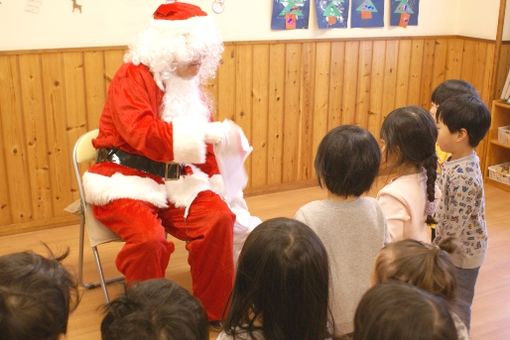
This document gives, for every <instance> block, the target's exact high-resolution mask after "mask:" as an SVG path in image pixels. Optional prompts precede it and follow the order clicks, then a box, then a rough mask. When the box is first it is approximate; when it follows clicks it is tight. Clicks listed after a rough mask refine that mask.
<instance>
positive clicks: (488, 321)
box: [0, 185, 510, 340]
mask: <svg viewBox="0 0 510 340" xmlns="http://www.w3.org/2000/svg"><path fill="white" fill-rule="evenodd" d="M322 197H324V193H323V192H322V191H321V190H320V189H319V188H306V189H299V190H293V191H286V192H280V193H273V194H267V195H261V196H253V197H249V198H248V204H249V206H250V209H251V211H252V213H253V214H254V215H258V216H259V217H261V218H262V219H267V218H271V217H276V216H288V217H292V216H293V215H294V213H295V211H296V210H297V208H299V207H300V206H301V205H302V204H304V203H306V202H308V201H311V200H314V199H319V198H322ZM486 200H487V220H488V224H489V233H490V234H489V239H490V248H489V254H488V257H487V260H486V262H485V264H484V265H483V266H482V269H481V272H480V277H479V280H478V285H477V290H476V294H475V301H474V304H473V317H472V339H473V340H482V339H483V340H492V339H494V340H501V339H510V327H508V325H510V251H509V248H510V193H508V192H505V191H502V190H501V189H497V188H495V187H493V186H490V185H488V186H487V187H486ZM40 242H45V243H47V244H48V245H49V246H50V247H51V248H52V249H53V250H55V251H56V252H58V251H59V250H63V249H65V248H66V247H70V248H71V254H70V256H69V258H68V259H67V260H66V264H67V265H68V266H69V267H70V268H71V269H73V270H75V268H76V258H77V249H78V227H77V226H68V227H61V228H56V229H50V230H44V231H39V232H32V233H25V234H19V235H12V236H5V237H2V238H0V254H2V255H3V254H7V253H11V252H16V251H22V250H28V249H32V250H34V251H36V252H39V253H44V248H43V247H42V246H41V244H40ZM119 247H120V243H116V244H111V245H105V246H103V247H102V248H101V250H102V253H101V254H102V259H103V263H104V265H105V269H106V273H107V275H115V273H116V270H115V268H114V265H113V258H114V256H115V254H116V252H117V250H118V249H119ZM186 255H187V254H186V251H185V249H184V245H183V243H182V242H180V241H176V251H175V253H174V254H173V256H172V258H171V262H170V265H169V267H168V270H167V275H166V277H167V278H169V279H172V280H175V281H177V282H178V283H180V284H181V285H183V286H184V287H186V288H188V289H189V288H190V287H191V280H190V275H189V268H188V264H187V261H186V257H187V256H186ZM85 260H86V262H85V276H86V278H87V279H93V280H95V279H96V277H97V274H96V270H95V266H94V263H93V261H92V255H91V253H90V251H87V253H86V255H85ZM121 291H122V287H121V285H119V284H114V285H112V286H110V292H111V294H112V295H113V296H115V295H117V294H119V293H120V292H121ZM102 303H103V296H102V293H101V291H100V289H94V290H88V291H83V295H82V300H81V303H80V305H79V307H78V309H77V310H76V311H75V312H74V313H73V314H72V315H71V318H70V323H69V330H68V337H67V338H68V339H69V340H95V339H100V338H101V337H100V332H99V323H100V321H101V310H100V308H101V306H102ZM214 338H215V334H211V339H214Z"/></svg>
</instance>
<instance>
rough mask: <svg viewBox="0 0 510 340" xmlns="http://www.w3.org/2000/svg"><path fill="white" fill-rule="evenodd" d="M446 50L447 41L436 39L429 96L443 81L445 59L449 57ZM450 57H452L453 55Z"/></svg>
mask: <svg viewBox="0 0 510 340" xmlns="http://www.w3.org/2000/svg"><path fill="white" fill-rule="evenodd" d="M448 48H449V45H448V39H436V42H435V47H434V66H433V68H432V87H431V94H432V92H433V91H434V89H435V88H436V86H437V85H439V84H441V83H442V82H443V81H444V80H445V77H446V72H447V69H446V68H447V57H448V56H449V55H450V54H449V53H448V52H449V51H448ZM451 55H452V56H453V53H452V54H451ZM461 55H462V54H461ZM448 67H450V65H448ZM459 72H460V69H459ZM447 78H448V77H447Z"/></svg>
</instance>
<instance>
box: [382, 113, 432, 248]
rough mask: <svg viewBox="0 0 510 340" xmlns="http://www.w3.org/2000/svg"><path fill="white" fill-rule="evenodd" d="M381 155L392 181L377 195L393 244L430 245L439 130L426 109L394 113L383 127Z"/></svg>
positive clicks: (387, 118)
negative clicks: (419, 243)
mask: <svg viewBox="0 0 510 340" xmlns="http://www.w3.org/2000/svg"><path fill="white" fill-rule="evenodd" d="M381 139H382V144H383V145H382V154H383V161H384V163H385V167H386V171H388V173H389V174H390V175H389V176H390V178H391V181H390V182H389V183H388V184H387V185H385V186H384V187H383V188H382V189H381V190H380V191H379V193H378V194H377V200H378V201H379V204H380V206H381V209H382V211H383V213H384V215H385V217H386V222H387V225H388V232H389V237H390V240H391V241H398V240H402V239H408V238H410V239H415V240H419V241H424V242H430V232H429V230H430V228H429V227H428V226H427V225H432V224H434V219H433V217H432V215H433V213H434V206H435V200H436V197H437V195H436V188H435V181H436V176H437V174H436V169H437V156H436V151H435V144H436V140H437V128H436V124H435V122H434V119H433V118H432V117H431V116H430V114H429V113H428V112H427V111H425V110H424V109H422V108H420V107H417V106H406V107H402V108H398V109H396V110H394V111H392V112H391V113H390V114H389V115H388V116H387V117H386V118H385V119H384V122H383V125H382V128H381Z"/></svg>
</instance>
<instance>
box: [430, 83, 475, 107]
mask: <svg viewBox="0 0 510 340" xmlns="http://www.w3.org/2000/svg"><path fill="white" fill-rule="evenodd" d="M460 94H471V95H473V96H477V97H478V92H477V91H476V89H475V88H474V86H473V85H471V84H470V83H468V82H467V81H464V80H460V79H449V80H445V81H444V82H442V83H441V84H439V85H438V86H437V87H436V88H435V89H434V91H433V92H432V96H431V98H430V99H431V102H432V107H431V109H430V113H431V114H432V115H433V116H435V115H436V112H437V108H438V107H439V106H440V105H441V104H443V102H444V101H445V100H447V99H449V98H451V97H454V96H458V95H460Z"/></svg>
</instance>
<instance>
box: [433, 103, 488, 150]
mask: <svg viewBox="0 0 510 340" xmlns="http://www.w3.org/2000/svg"><path fill="white" fill-rule="evenodd" d="M436 120H437V121H441V122H442V123H443V124H444V125H446V126H447V127H448V130H450V132H458V131H460V130H461V129H465V130H466V131H467V134H468V138H469V145H471V146H472V147H476V146H477V145H478V143H480V141H481V140H482V139H483V137H485V135H486V134H487V131H488V130H489V127H490V126H491V114H490V112H489V109H488V108H487V106H486V105H485V104H484V103H483V102H482V101H481V100H480V98H479V97H477V96H473V95H471V94H462V95H458V96H455V97H451V98H450V99H448V100H446V101H445V102H444V103H443V104H441V106H439V108H438V110H437V113H436Z"/></svg>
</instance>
